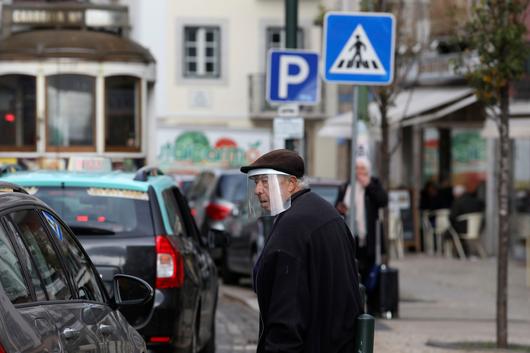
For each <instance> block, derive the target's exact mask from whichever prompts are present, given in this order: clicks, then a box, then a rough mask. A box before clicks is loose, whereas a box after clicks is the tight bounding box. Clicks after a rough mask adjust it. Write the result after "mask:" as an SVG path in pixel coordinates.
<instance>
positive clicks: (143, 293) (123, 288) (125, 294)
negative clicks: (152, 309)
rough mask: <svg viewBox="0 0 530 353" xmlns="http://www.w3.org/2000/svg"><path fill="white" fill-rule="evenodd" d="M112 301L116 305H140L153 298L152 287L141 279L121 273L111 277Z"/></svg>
mask: <svg viewBox="0 0 530 353" xmlns="http://www.w3.org/2000/svg"><path fill="white" fill-rule="evenodd" d="M112 289H113V293H114V303H115V304H116V305H117V306H118V307H124V306H135V305H142V304H145V303H147V302H148V301H150V300H151V299H153V296H154V294H155V292H154V290H153V287H151V286H150V285H149V283H147V282H146V281H144V280H143V279H140V278H138V277H135V276H130V275H125V274H122V273H119V274H116V275H114V277H113V278H112Z"/></svg>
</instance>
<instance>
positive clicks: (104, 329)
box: [98, 324, 116, 336]
mask: <svg viewBox="0 0 530 353" xmlns="http://www.w3.org/2000/svg"><path fill="white" fill-rule="evenodd" d="M98 331H99V332H100V333H101V334H102V335H103V336H108V335H110V334H112V333H114V332H115V331H116V330H115V329H114V327H113V326H112V325H105V324H100V325H98Z"/></svg>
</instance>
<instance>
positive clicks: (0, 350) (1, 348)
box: [0, 343, 6, 353]
mask: <svg viewBox="0 0 530 353" xmlns="http://www.w3.org/2000/svg"><path fill="white" fill-rule="evenodd" d="M0 353H6V351H5V349H4V346H2V344H1V343H0Z"/></svg>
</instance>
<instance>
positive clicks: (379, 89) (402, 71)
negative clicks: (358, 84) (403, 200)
mask: <svg viewBox="0 0 530 353" xmlns="http://www.w3.org/2000/svg"><path fill="white" fill-rule="evenodd" d="M362 6H363V9H364V10H370V11H377V12H391V13H393V14H394V16H395V19H396V29H399V28H400V23H401V22H402V18H403V14H404V6H405V4H404V2H403V1H402V0H399V1H385V0H373V1H372V2H370V1H363V3H362ZM396 48H397V50H396V53H395V63H394V66H395V67H394V72H395V74H394V81H393V82H392V83H391V84H390V85H388V86H375V87H372V88H371V92H372V96H373V100H374V102H375V103H376V105H377V108H378V110H379V115H380V116H379V118H380V122H379V123H380V127H381V143H380V145H379V157H380V164H379V177H380V179H381V184H382V185H383V188H384V189H385V190H389V188H390V160H391V156H392V154H393V153H394V152H395V151H396V150H397V147H398V146H399V141H398V142H397V144H396V145H395V146H392V147H391V146H390V138H389V134H390V123H389V119H388V111H389V109H390V108H391V107H392V106H393V105H394V103H395V100H396V97H397V95H398V94H399V93H400V92H401V91H402V90H403V89H404V88H405V85H406V82H407V79H410V77H409V73H410V70H411V69H412V67H413V65H414V63H415V62H416V60H417V58H418V55H419V53H420V48H421V46H420V44H419V43H415V40H414V38H411V37H407V36H405V35H403V34H402V32H401V31H399V30H398V31H397V33H396ZM406 48H410V50H409V49H406ZM412 81H414V80H412ZM409 84H411V82H410V80H409ZM409 103H410V100H409ZM406 110H407V109H405V111H406ZM383 212H384V216H383V234H384V239H383V242H384V248H385V249H387V251H388V250H389V249H390V246H389V231H390V229H389V228H390V227H389V209H388V207H386V208H385V209H384V211H383ZM382 260H383V263H384V264H385V265H388V262H389V256H385V257H383V259H382Z"/></svg>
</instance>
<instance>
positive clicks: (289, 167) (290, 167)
mask: <svg viewBox="0 0 530 353" xmlns="http://www.w3.org/2000/svg"><path fill="white" fill-rule="evenodd" d="M253 169H274V170H277V171H280V172H284V173H287V174H289V175H294V176H295V177H297V178H301V177H303V176H304V160H303V159H302V157H300V156H299V155H298V153H296V152H294V151H291V150H287V149H280V150H274V151H270V152H268V153H265V154H264V155H263V156H261V157H259V158H258V159H256V160H255V161H254V162H252V163H251V164H249V165H247V166H243V167H241V171H242V172H243V173H248V172H249V171H251V170H253Z"/></svg>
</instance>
